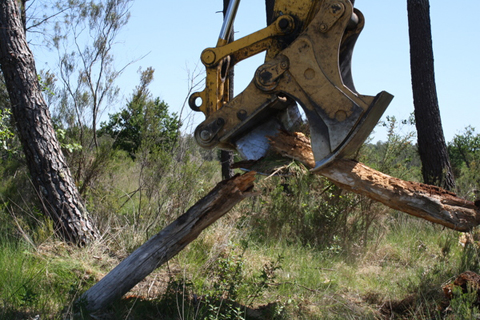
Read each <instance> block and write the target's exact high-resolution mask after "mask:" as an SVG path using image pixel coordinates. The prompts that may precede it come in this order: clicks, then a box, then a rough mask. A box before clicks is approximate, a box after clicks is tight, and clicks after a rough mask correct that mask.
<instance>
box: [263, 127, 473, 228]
mask: <svg viewBox="0 0 480 320" xmlns="http://www.w3.org/2000/svg"><path fill="white" fill-rule="evenodd" d="M270 141H271V144H272V147H273V148H274V149H275V150H276V151H278V152H280V153H281V154H282V155H284V156H287V157H290V158H293V159H296V160H298V161H300V162H302V163H304V164H305V165H306V166H307V167H310V168H313V167H314V166H315V161H314V158H313V153H312V150H311V147H310V141H309V140H308V139H307V138H306V137H305V136H304V135H303V134H301V133H296V134H293V135H292V134H288V133H286V132H281V133H280V134H279V135H277V136H275V137H270ZM316 173H318V174H321V175H323V176H325V177H327V178H329V179H330V180H332V181H333V182H334V183H336V184H337V185H339V186H340V187H341V188H344V189H346V190H349V191H352V192H355V193H359V194H363V195H365V196H367V197H369V198H371V199H374V200H376V201H379V202H381V203H383V204H385V205H386V206H388V207H390V208H392V209H395V210H400V211H403V212H405V213H408V214H410V215H413V216H416V217H419V218H422V219H425V220H428V221H431V222H433V223H437V224H440V225H443V226H445V227H447V228H450V229H453V230H458V231H470V230H471V229H472V228H474V227H476V226H477V225H479V224H480V207H478V206H476V205H475V203H473V202H471V201H466V200H464V199H461V198H458V197H457V196H456V195H455V194H454V193H452V192H449V191H447V190H444V189H442V188H439V187H436V186H431V185H426V184H423V183H417V182H410V181H404V180H401V179H398V178H394V177H391V176H389V175H386V174H384V173H382V172H379V171H376V170H374V169H372V168H369V167H367V166H365V165H364V164H362V163H359V162H356V161H354V160H347V159H340V160H336V161H334V162H333V163H332V164H331V165H328V166H327V167H325V168H323V169H321V170H320V171H318V172H316Z"/></svg>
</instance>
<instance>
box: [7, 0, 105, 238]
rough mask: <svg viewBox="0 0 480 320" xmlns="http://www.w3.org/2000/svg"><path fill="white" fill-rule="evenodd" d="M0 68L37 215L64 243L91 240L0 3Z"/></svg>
mask: <svg viewBox="0 0 480 320" xmlns="http://www.w3.org/2000/svg"><path fill="white" fill-rule="evenodd" d="M0 65H1V69H2V72H3V76H4V78H5V83H6V86H7V90H8V94H9V97H10V102H11V105H12V114H13V116H14V119H15V122H16V126H17V129H18V133H19V136H20V140H21V142H22V147H23V150H24V153H25V158H26V162H27V165H28V168H29V171H30V175H31V177H32V180H33V185H34V186H35V188H36V191H37V193H38V196H39V198H40V201H41V202H42V204H43V211H44V213H45V214H46V215H49V216H50V217H51V218H52V220H53V223H54V226H55V230H56V231H57V232H58V233H59V235H60V236H61V237H62V238H63V239H64V240H66V241H68V242H72V243H76V244H79V245H83V244H86V243H88V242H89V241H91V240H94V239H95V238H96V237H97V231H96V228H95V227H94V225H93V223H92V222H91V221H90V219H89V217H88V213H87V210H86V209H85V207H84V205H83V203H82V200H81V198H80V195H79V194H78V191H77V187H76V186H75V183H74V181H73V179H72V177H71V174H70V171H69V169H68V167H67V163H66V161H65V158H64V156H63V154H62V151H61V147H60V144H59V142H58V140H57V138H56V135H55V131H54V129H53V125H52V122H51V118H50V113H49V111H48V107H47V104H46V102H45V100H44V98H43V95H42V91H41V88H40V84H39V82H38V77H37V72H36V68H35V60H34V58H33V54H32V52H31V51H30V49H29V47H28V44H27V40H26V38H25V31H24V27H23V24H22V20H21V10H20V8H19V7H18V1H16V0H4V1H2V2H1V3H0Z"/></svg>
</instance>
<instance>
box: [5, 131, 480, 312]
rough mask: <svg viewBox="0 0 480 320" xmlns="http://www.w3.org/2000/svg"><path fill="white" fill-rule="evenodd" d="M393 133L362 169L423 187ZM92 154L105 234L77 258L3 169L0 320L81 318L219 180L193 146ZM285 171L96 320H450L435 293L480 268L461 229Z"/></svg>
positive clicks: (364, 156)
mask: <svg viewBox="0 0 480 320" xmlns="http://www.w3.org/2000/svg"><path fill="white" fill-rule="evenodd" d="M390 125H391V126H390V127H389V128H390V129H391V135H390V136H389V141H388V144H387V145H386V144H382V143H379V144H376V145H366V146H365V147H364V148H363V149H362V150H361V152H360V153H359V154H358V157H359V159H361V160H362V161H364V162H366V163H367V164H369V165H371V166H373V167H376V168H379V169H382V168H383V170H384V171H386V173H389V174H392V175H396V176H400V177H402V178H405V179H410V180H417V179H419V172H420V171H419V170H418V166H417V163H416V161H417V160H416V155H415V148H414V147H413V146H412V143H411V138H412V137H411V135H410V134H408V135H401V134H398V133H397V131H396V129H395V126H396V125H397V124H395V123H394V124H393V125H392V123H390ZM99 152H106V153H107V154H108V157H106V158H105V159H108V161H107V162H105V163H103V166H98V167H97V168H101V170H98V171H95V175H92V176H91V177H90V179H89V182H88V185H89V187H88V188H86V189H85V192H84V196H85V199H86V202H87V205H88V209H89V212H90V213H91V214H92V216H93V217H94V219H95V221H96V222H97V224H98V225H99V228H100V230H101V232H102V235H103V237H102V239H101V240H100V241H99V242H98V243H96V244H93V245H91V246H89V247H87V248H82V249H80V248H72V247H69V246H66V245H65V244H62V243H60V242H58V241H56V240H55V237H54V234H53V230H52V224H51V223H50V222H49V221H48V219H45V218H44V217H42V216H41V215H40V214H39V212H40V210H38V209H36V208H37V207H38V204H37V203H36V200H35V198H34V197H33V195H34V194H35V192H34V190H31V189H28V188H30V186H31V184H30V183H29V181H28V176H27V175H24V174H17V175H15V174H14V172H10V171H9V169H8V167H4V168H6V169H2V170H3V172H2V174H4V175H5V176H6V177H8V179H6V180H4V182H3V183H1V184H0V185H1V188H0V193H1V196H2V198H1V200H2V202H1V207H0V222H1V224H0V240H1V242H0V318H2V319H28V318H33V317H34V316H35V315H40V316H41V319H89V316H88V315H85V314H82V313H79V310H81V308H80V309H77V307H79V306H78V305H75V304H74V301H75V300H76V299H77V298H78V297H79V296H80V295H81V294H82V293H83V292H84V291H85V290H87V289H88V288H89V287H90V286H91V285H92V284H93V283H95V282H96V281H98V280H99V279H100V278H101V277H102V276H104V275H105V274H106V273H108V272H109V271H110V270H111V269H112V268H113V267H115V266H116V265H117V264H118V263H119V262H120V261H121V260H122V259H123V258H125V257H126V256H127V255H128V254H129V253H130V252H132V251H133V250H134V249H136V248H137V247H138V246H140V245H141V244H143V243H144V242H145V241H146V240H147V239H148V238H149V237H151V236H152V235H154V234H155V233H157V232H158V231H160V230H161V229H162V228H163V227H164V226H165V225H166V224H168V223H170V222H171V221H173V220H174V219H176V218H177V217H178V216H179V215H180V214H182V213H183V212H185V211H186V210H187V209H188V208H189V207H190V206H191V205H192V204H193V203H194V202H195V201H197V200H198V199H200V198H201V197H202V196H204V195H205V194H206V193H207V192H208V191H209V190H210V189H211V188H212V187H213V186H214V185H215V183H216V182H218V181H219V180H220V168H219V162H218V160H217V159H216V154H215V153H214V152H207V151H204V150H200V149H199V148H198V147H196V146H195V145H194V144H193V141H192V139H190V138H184V139H182V140H181V141H180V143H179V145H178V146H177V148H176V149H175V150H174V151H173V152H170V153H165V152H162V150H160V149H159V150H153V151H152V150H139V152H138V153H137V155H136V158H135V160H132V158H131V157H130V156H129V155H127V154H125V153H122V152H119V151H115V150H111V149H108V148H106V149H101V148H100V151H99ZM84 154H85V153H84ZM71 156H74V154H72V155H71ZM92 156H95V155H92ZM12 168H13V166H12ZM15 170H20V171H18V172H21V169H19V168H18V167H16V169H15ZM289 170H290V174H289V175H288V176H273V177H268V178H266V177H259V178H258V180H257V182H256V187H255V188H256V191H257V195H256V196H254V197H252V198H250V199H247V200H244V201H243V202H241V203H240V204H239V205H237V206H236V207H235V208H234V209H232V210H231V211H230V212H229V213H228V214H227V215H225V216H224V217H223V218H222V219H220V220H219V221H217V222H216V223H215V224H214V225H212V226H211V227H210V228H208V229H207V230H205V231H204V232H203V233H202V234H201V235H200V236H199V238H198V239H196V240H195V241H194V242H192V243H191V244H190V245H189V246H187V248H185V249H184V250H183V251H182V252H181V253H179V254H178V255H177V256H176V257H174V258H173V259H171V260H170V261H169V262H168V263H167V264H166V265H164V266H162V267H160V268H158V269H157V270H156V271H155V272H153V273H152V274H151V275H149V276H148V277H147V278H146V279H144V280H143V281H142V282H141V283H139V284H138V285H137V286H136V287H135V288H133V289H132V290H131V292H130V293H128V294H127V296H126V297H125V299H123V300H121V301H118V302H116V303H115V304H114V305H113V306H112V307H111V308H109V309H108V310H103V311H101V312H99V313H97V314H95V315H93V317H92V319H97V318H103V319H202V320H203V319H443V318H445V317H446V316H449V315H448V314H446V313H442V312H444V311H445V310H446V309H445V306H444V304H445V303H447V304H448V302H446V301H445V299H444V297H443V293H442V289H441V287H442V285H444V284H445V283H447V282H448V281H449V280H451V279H452V278H453V277H454V276H456V275H457V274H459V273H461V272H463V271H466V270H472V271H476V272H479V271H480V270H479V269H480V259H479V257H480V255H479V254H478V247H476V246H474V245H469V246H467V247H465V248H464V247H462V246H460V245H459V244H458V236H459V233H458V232H455V231H452V230H444V229H442V228H440V227H438V226H434V225H432V224H430V223H428V222H425V221H422V220H419V219H417V218H413V217H410V216H408V215H406V214H404V213H401V212H395V211H392V210H390V209H388V208H386V207H384V206H382V205H380V204H377V203H375V202H374V201H372V200H369V199H367V198H365V197H363V196H359V195H355V194H351V193H347V192H344V191H342V190H341V189H339V188H338V187H336V186H335V185H334V184H332V183H331V182H329V181H328V180H326V179H324V178H322V177H319V176H314V175H310V174H309V173H308V171H307V170H306V169H305V168H303V167H302V166H301V165H291V166H290V167H289ZM464 179H465V181H467V180H468V178H467V177H464ZM465 185H470V184H469V183H468V182H465ZM19 186H21V187H19ZM19 190H21V191H22V192H20V191H19ZM80 307H81V306H80ZM472 310H473V311H472ZM448 312H450V315H455V316H457V317H459V319H460V318H461V317H462V316H464V315H468V314H469V312H470V314H472V312H473V313H474V312H475V309H474V306H473V304H472V302H471V299H470V298H469V297H468V296H463V295H461V294H459V295H458V297H456V300H455V301H454V302H453V303H452V305H451V309H450V311H448Z"/></svg>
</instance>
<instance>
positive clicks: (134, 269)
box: [79, 171, 255, 312]
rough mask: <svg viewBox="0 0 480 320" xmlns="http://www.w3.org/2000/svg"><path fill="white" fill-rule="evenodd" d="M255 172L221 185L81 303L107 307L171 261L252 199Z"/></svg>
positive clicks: (82, 299) (87, 292)
mask: <svg viewBox="0 0 480 320" xmlns="http://www.w3.org/2000/svg"><path fill="white" fill-rule="evenodd" d="M254 180H255V172H254V171H251V172H248V173H245V174H243V175H236V176H234V177H233V178H231V179H229V180H224V181H222V182H220V183H219V184H218V185H217V186H216V187H215V188H214V189H213V190H212V191H211V192H210V193H209V194H208V195H206V196H205V197H203V198H202V199H201V200H199V201H198V202H197V203H196V204H195V205H193V206H192V207H191V208H190V209H189V210H188V211H187V212H186V213H184V214H183V215H181V216H180V217H179V218H178V219H177V220H175V221H174V222H172V223H171V224H170V225H168V226H167V227H166V228H165V229H163V230H162V231H161V232H160V233H158V234H157V235H155V236H153V237H152V238H150V239H149V240H148V241H147V242H145V243H144V244H143V245H142V246H141V247H139V248H138V249H136V250H135V251H134V252H133V253H132V254H131V255H129V256H128V257H127V258H126V259H125V260H123V261H122V262H121V263H120V264H119V265H118V266H116V267H115V268H114V269H113V270H112V271H110V273H108V274H107V275H106V276H105V277H104V278H102V279H101V280H100V281H99V282H98V283H96V284H95V285H94V286H93V287H91V288H90V289H89V290H88V291H86V292H85V293H84V294H83V295H82V296H81V298H80V299H79V301H81V304H82V305H84V306H85V307H86V309H87V310H88V311H90V312H91V311H95V310H99V309H103V308H105V307H107V306H108V305H109V304H110V303H111V302H113V301H114V300H116V299H119V298H120V297H122V296H123V295H124V294H125V293H127V292H128V291H129V290H130V289H131V288H133V287H134V286H135V285H136V284H137V283H139V282H140V281H141V280H143V279H144V278H145V277H146V276H147V275H149V274H150V273H151V272H152V271H153V270H155V269H156V268H158V267H159V266H161V265H162V264H164V263H165V262H167V261H168V260H170V259H171V258H172V257H174V256H175V255H176V254H177V253H179V252H180V251H181V250H182V249H183V248H185V246H186V245H187V244H189V243H190V242H192V241H193V240H195V239H196V238H197V237H198V236H199V235H200V233H201V232H202V230H204V229H205V228H207V227H208V226H209V225H211V224H212V223H213V222H215V221H216V220H218V219H219V218H220V217H222V216H223V215H224V214H225V213H226V212H227V211H229V210H230V209H231V208H232V207H233V206H234V205H235V204H237V203H239V202H240V201H241V200H243V199H245V198H247V197H249V196H251V195H253V192H252V189H253V181H254Z"/></svg>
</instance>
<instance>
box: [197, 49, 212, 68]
mask: <svg viewBox="0 0 480 320" xmlns="http://www.w3.org/2000/svg"><path fill="white" fill-rule="evenodd" d="M201 59H202V62H203V63H204V64H206V65H209V64H212V63H214V62H215V59H216V55H215V52H213V50H211V49H205V50H204V51H203V52H202V57H201Z"/></svg>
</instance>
